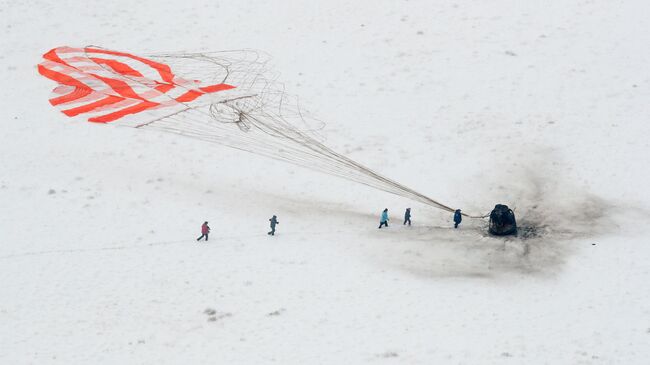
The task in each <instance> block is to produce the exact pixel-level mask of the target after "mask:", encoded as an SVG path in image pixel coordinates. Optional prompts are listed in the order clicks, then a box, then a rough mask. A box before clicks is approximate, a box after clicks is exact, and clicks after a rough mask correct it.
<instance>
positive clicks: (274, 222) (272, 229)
mask: <svg viewBox="0 0 650 365" xmlns="http://www.w3.org/2000/svg"><path fill="white" fill-rule="evenodd" d="M269 222H271V232H269V233H268V235H269V236H275V225H276V224H280V222H278V217H277V216H276V215H273V217H271V219H269Z"/></svg>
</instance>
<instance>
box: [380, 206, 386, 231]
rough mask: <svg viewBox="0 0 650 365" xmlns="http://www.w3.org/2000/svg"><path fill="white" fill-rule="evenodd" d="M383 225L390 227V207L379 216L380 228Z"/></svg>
mask: <svg viewBox="0 0 650 365" xmlns="http://www.w3.org/2000/svg"><path fill="white" fill-rule="evenodd" d="M383 226H386V227H388V208H386V209H384V211H383V212H381V218H379V229H381V227H383Z"/></svg>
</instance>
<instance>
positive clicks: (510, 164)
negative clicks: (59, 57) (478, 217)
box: [0, 0, 650, 364]
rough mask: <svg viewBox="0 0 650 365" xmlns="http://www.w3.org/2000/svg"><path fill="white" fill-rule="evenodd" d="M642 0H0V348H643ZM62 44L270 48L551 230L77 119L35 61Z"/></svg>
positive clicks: (400, 156) (384, 140) (305, 97)
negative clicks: (531, 231)
mask: <svg viewBox="0 0 650 365" xmlns="http://www.w3.org/2000/svg"><path fill="white" fill-rule="evenodd" d="M648 14H650V2H647V1H641V0H639V1H633V0H629V1H609V0H607V1H605V0H602V1H594V0H592V1H589V0H585V1H559V0H558V1H546V2H533V1H514V0H513V1H490V2H487V1H478V0H477V1H453V2H452V1H369V0H364V1H338V0H337V1H332V0H328V1H319V2H297V1H296V2H294V1H209V0H205V1H189V0H188V1H169V2H166V1H137V2H136V1H84V2H80V1H57V2H51V1H48V2H45V1H42V2H41V1H23V2H11V1H2V2H0V29H2V36H1V37H0V49H1V50H2V51H1V52H0V79H1V80H2V82H3V87H2V88H1V89H0V120H1V128H2V131H1V133H0V207H1V208H0V288H1V290H0V363H1V364H55V363H60V364H266V363H277V364H359V363H400V364H440V363H454V364H490V363H511V364H545V363H548V364H582V363H585V364H647V363H648V359H649V358H650V304H649V299H650V286H649V285H648V282H650V272H649V269H648V259H649V258H650V257H649V256H650V247H649V244H650V242H648V237H650V228H649V227H648V225H647V222H648V219H649V218H650V213H649V209H650V189H648V188H647V185H648V181H649V177H650V176H649V173H648V172H647V169H648V166H650V153H649V152H650V148H649V142H648V141H649V138H648V136H649V135H650V123H649V121H648V116H649V115H650V102H649V101H650V98H649V97H650V92H649V90H650V67H648V65H650V51H649V49H648V45H649V44H650V22H648ZM62 45H70V46H85V45H100V46H103V47H107V48H110V49H116V50H123V51H130V52H133V53H136V54H147V53H151V52H162V51H200V50H224V49H258V50H263V51H265V52H267V53H268V54H270V55H272V56H273V61H272V65H273V68H274V69H275V70H276V71H278V72H279V73H280V74H281V75H282V76H281V78H282V80H284V81H285V83H286V86H287V90H288V91H289V92H291V93H293V94H296V95H299V96H300V99H301V101H302V103H303V105H304V106H306V108H307V109H309V110H310V111H311V113H312V114H313V115H314V116H316V117H318V118H319V119H320V120H323V121H325V122H326V123H327V127H326V129H325V135H326V137H327V142H326V143H327V145H328V146H330V147H332V148H334V149H336V150H338V151H341V152H344V153H346V154H347V155H348V156H349V157H351V158H353V159H355V160H357V161H359V162H361V163H363V164H366V165H368V166H369V167H371V168H373V169H375V170H377V171H380V172H382V173H383V174H385V175H387V176H389V177H392V178H394V179H396V180H398V181H400V182H402V183H404V184H406V185H407V186H411V187H413V188H414V189H416V190H418V191H421V192H423V193H425V194H427V195H430V196H432V197H433V198H436V199H439V200H440V201H442V202H444V203H447V204H449V205H451V206H454V207H461V208H463V209H464V210H466V211H468V212H480V213H485V212H488V211H489V210H490V208H492V207H493V205H494V204H496V203H506V204H508V205H510V206H511V207H514V208H516V212H517V215H518V217H519V219H520V222H521V223H522V224H525V225H528V226H531V227H536V228H538V236H537V237H534V238H531V239H526V240H524V239H521V238H505V239H504V238H493V237H489V236H487V235H486V234H485V232H484V228H485V222H484V221H470V220H466V221H465V222H463V224H462V225H461V229H459V230H454V229H453V228H451V224H450V223H451V217H450V215H449V214H448V213H446V212H442V211H439V210H435V209H432V208H430V207H427V206H424V205H420V204H416V203H412V202H409V201H407V200H404V199H402V198H400V197H397V196H392V195H388V194H386V193H383V192H378V191H375V190H372V189H370V188H367V187H365V186H362V185H354V184H352V183H350V182H347V181H344V180H340V179H336V178H334V177H330V176H327V175H321V174H318V173H315V172H311V171H309V170H304V169H300V168H297V167H293V166H291V165H286V164H282V163H280V162H276V161H272V160H268V159H265V158H262V157H258V156H255V155H251V154H246V153H243V152H238V151H235V150H231V149H228V148H225V147H222V146H218V145H211V144H207V143H203V142H198V141H195V140H190V139H183V138H179V137H177V136H174V135H168V134H158V133H154V132H147V131H141V130H135V129H130V128H116V127H113V126H106V125H96V124H91V123H87V122H84V121H83V120H80V119H69V118H67V117H65V116H64V115H63V114H61V113H59V112H58V111H57V110H56V109H55V108H53V107H51V106H50V105H49V103H48V102H47V99H48V97H49V94H50V91H51V89H52V87H53V86H54V85H53V83H52V82H51V81H50V80H47V79H45V78H43V77H41V76H40V75H38V73H37V72H36V64H37V63H39V62H40V60H41V55H42V54H43V53H44V52H46V51H48V50H49V49H51V48H54V47H57V46H62ZM408 206H411V207H412V209H413V223H414V225H413V226H412V227H403V226H401V225H400V224H399V219H400V216H401V214H402V213H403V210H404V208H406V207H408ZM385 207H388V208H389V210H390V213H391V216H392V218H393V219H392V221H391V223H392V224H391V226H390V227H389V228H388V229H386V230H384V229H382V230H381V231H380V230H377V228H376V226H377V223H378V215H379V213H380V211H381V210H382V209H383V208H385ZM273 214H277V215H278V217H279V220H280V222H281V223H280V225H279V226H278V235H276V236H275V237H268V236H267V235H266V230H267V228H268V227H267V226H268V218H269V217H270V216H271V215H273ZM204 220H208V221H209V222H210V225H211V227H212V233H213V234H212V235H211V237H210V241H209V242H208V243H200V244H198V243H197V242H196V241H195V238H196V237H197V236H198V235H199V226H200V224H201V223H202V222H203V221H204Z"/></svg>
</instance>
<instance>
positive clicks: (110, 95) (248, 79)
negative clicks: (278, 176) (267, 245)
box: [38, 46, 472, 217]
mask: <svg viewBox="0 0 650 365" xmlns="http://www.w3.org/2000/svg"><path fill="white" fill-rule="evenodd" d="M43 58H44V60H43V62H41V63H40V64H39V65H38V71H39V73H40V74H41V75H43V76H45V77H47V78H49V79H51V80H53V81H55V82H57V83H58V86H57V87H55V88H54V90H53V95H52V98H51V99H50V103H51V104H52V105H54V106H56V107H58V108H59V109H61V111H62V112H63V113H64V114H65V115H67V116H70V117H75V116H79V117H84V118H86V119H87V120H88V121H90V122H97V123H115V124H118V125H122V126H127V127H133V128H139V129H151V130H157V131H164V132H168V133H174V134H177V135H181V136H184V137H189V138H195V139H199V140H202V141H207V142H211V143H216V144H220V145H224V146H229V147H232V148H236V149H240V150H244V151H248V152H252V153H256V154H258V155H263V156H266V157H269V158H273V159H277V160H281V161H285V162H288V163H291V164H294V165H298V166H302V167H305V168H309V169H312V170H316V171H320V172H323V173H327V174H330V175H334V176H339V177H341V178H344V179H347V180H350V181H355V182H358V183H361V184H365V185H368V186H371V187H374V188H377V189H380V190H383V191H386V192H389V193H392V194H396V195H400V196H404V197H406V198H410V199H413V200H416V201H419V202H422V203H424V204H428V205H431V206H434V207H436V208H439V209H443V210H446V211H448V212H453V211H454V210H455V209H453V208H451V207H449V206H446V205H444V204H441V203H439V202H437V201H435V200H433V199H431V198H429V197H427V196H425V195H423V194H421V193H419V192H417V191H415V190H413V189H410V188H408V187H406V186H404V185H401V184H399V183H398V182H396V181H394V180H391V179H389V178H387V177H384V176H382V175H380V174H378V173H376V172H374V171H373V170H371V169H369V168H367V167H365V166H363V165H361V164H360V163H358V162H356V161H354V160H352V159H350V158H348V157H346V156H344V155H341V154H339V153H337V152H335V151H334V150H332V149H330V148H328V147H327V146H325V145H324V144H323V138H322V136H321V135H320V134H319V131H320V129H322V127H323V123H321V122H319V121H317V120H315V119H313V118H309V117H308V116H307V114H306V113H305V112H304V111H303V110H301V108H300V106H299V103H298V100H297V98H296V97H294V96H290V95H288V94H287V93H286V92H285V90H284V86H283V84H281V83H279V82H277V81H276V76H275V74H274V73H273V72H271V71H270V70H268V69H267V66H266V65H267V61H268V58H267V57H265V56H264V55H263V54H262V53H260V52H256V51H250V50H243V51H225V52H207V53H171V54H156V55H149V56H147V57H142V56H137V55H133V54H130V53H125V52H118V51H112V50H107V49H104V48H100V47H95V46H88V47H83V48H73V47H58V48H54V49H52V50H51V51H49V52H47V53H45V54H44V55H43ZM464 215H466V214H464ZM466 216H469V217H472V216H470V215H466Z"/></svg>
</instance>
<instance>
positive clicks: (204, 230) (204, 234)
mask: <svg viewBox="0 0 650 365" xmlns="http://www.w3.org/2000/svg"><path fill="white" fill-rule="evenodd" d="M208 233H210V227H208V222H203V225H202V226H201V237H199V238H197V239H196V240H197V241H200V240H201V238H203V237H205V240H206V241H207V240H208Z"/></svg>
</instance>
